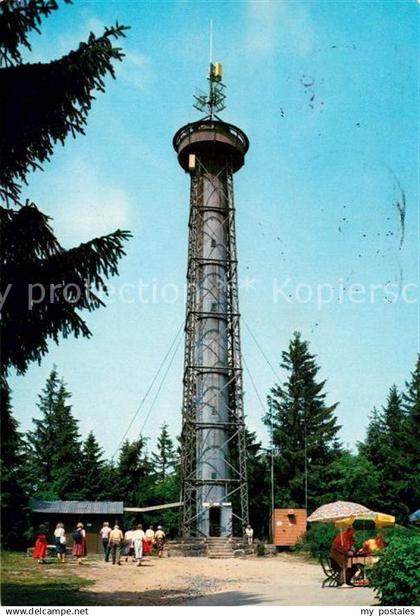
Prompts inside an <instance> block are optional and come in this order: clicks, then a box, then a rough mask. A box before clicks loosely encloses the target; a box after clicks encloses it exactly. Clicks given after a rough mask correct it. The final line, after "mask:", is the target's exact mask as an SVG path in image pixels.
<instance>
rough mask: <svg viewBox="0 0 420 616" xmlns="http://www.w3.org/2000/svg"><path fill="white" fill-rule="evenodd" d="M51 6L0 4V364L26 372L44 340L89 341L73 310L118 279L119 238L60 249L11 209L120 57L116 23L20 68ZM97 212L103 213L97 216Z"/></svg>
mask: <svg viewBox="0 0 420 616" xmlns="http://www.w3.org/2000/svg"><path fill="white" fill-rule="evenodd" d="M57 8H58V3H57V2H55V1H53V0H25V2H21V1H20V0H19V1H18V0H7V1H5V2H1V3H0V92H1V96H0V117H1V118H2V129H1V131H0V158H1V161H2V164H1V166H0V224H1V227H2V238H3V241H2V245H1V249H0V263H1V280H0V293H1V296H0V297H1V298H2V304H3V305H2V318H1V321H0V326H1V337H2V354H1V367H2V370H3V371H4V373H5V374H7V371H8V370H9V369H10V368H12V367H13V368H15V369H16V370H17V372H18V373H23V372H25V371H26V369H27V367H28V365H29V363H30V362H32V361H38V362H39V361H40V360H41V358H42V356H43V355H45V353H46V352H47V350H48V343H49V341H50V340H53V341H55V342H58V340H59V337H60V336H61V335H63V336H65V337H66V336H69V335H74V336H76V337H77V336H85V337H88V336H90V331H89V328H88V326H87V324H86V322H85V321H84V320H83V319H82V317H81V316H80V311H83V310H85V311H86V310H87V311H92V310H95V309H97V308H99V307H100V306H102V305H103V302H102V300H101V299H100V298H99V297H98V296H97V295H96V293H97V292H98V291H105V292H106V285H105V281H106V279H107V278H108V277H109V276H112V275H115V274H117V273H118V268H117V265H118V262H119V260H120V258H121V257H122V255H123V254H124V250H123V245H124V242H125V241H126V240H127V239H128V238H129V237H130V233H129V232H127V231H121V230H117V231H115V232H114V233H111V234H110V235H107V236H105V237H98V238H95V239H92V240H91V241H89V242H86V243H85V244H81V245H80V246H78V247H76V248H73V249H71V250H64V249H63V247H62V246H61V245H60V242H59V241H58V239H57V238H56V237H55V235H54V233H53V231H52V229H51V227H50V224H49V220H50V219H49V217H48V216H46V215H45V214H43V213H42V212H41V211H40V210H39V209H38V207H37V206H36V205H35V204H33V203H31V202H29V201H27V202H26V204H25V205H23V204H22V203H21V202H20V194H21V188H22V184H23V183H25V184H26V183H27V176H28V174H29V173H30V172H33V171H36V170H40V169H42V164H43V163H44V162H46V161H48V160H49V159H50V157H51V155H52V153H53V150H54V146H55V144H56V143H57V142H60V143H61V144H64V142H65V139H66V138H67V136H68V135H72V136H73V137H75V136H76V135H77V134H80V133H84V130H85V126H86V122H87V116H88V113H89V111H90V109H91V105H92V101H93V100H94V93H95V92H96V91H102V92H103V91H104V90H105V78H106V77H107V76H108V75H111V76H112V77H114V76H115V72H114V71H115V69H114V64H115V62H117V61H121V60H122V58H123V55H124V54H123V53H122V51H121V49H120V48H119V47H116V46H115V45H114V42H115V40H117V39H119V38H120V37H122V36H124V35H125V30H126V28H125V27H124V26H120V25H118V24H116V26H114V27H111V28H106V29H105V32H104V34H103V35H102V36H100V37H96V36H95V35H94V34H93V33H90V35H89V37H88V40H87V42H82V43H80V45H79V47H78V48H77V49H76V50H74V51H70V52H69V53H68V54H67V55H65V56H63V57H62V58H60V59H58V60H53V61H51V62H47V63H35V64H31V63H24V62H23V58H22V51H21V48H22V47H23V48H25V47H26V48H27V49H30V44H29V37H30V35H31V33H32V32H33V31H35V32H38V33H40V32H41V31H40V25H41V22H42V20H43V19H44V18H46V17H48V15H50V14H51V13H52V12H53V11H55V10H56V9H57ZM104 214H105V215H106V212H105V213H104Z"/></svg>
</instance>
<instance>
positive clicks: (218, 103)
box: [193, 19, 226, 120]
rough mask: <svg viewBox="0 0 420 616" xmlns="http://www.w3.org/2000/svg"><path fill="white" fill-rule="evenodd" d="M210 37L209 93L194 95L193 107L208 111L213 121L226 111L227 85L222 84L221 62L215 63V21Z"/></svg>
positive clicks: (211, 25)
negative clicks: (217, 114) (216, 116)
mask: <svg viewBox="0 0 420 616" xmlns="http://www.w3.org/2000/svg"><path fill="white" fill-rule="evenodd" d="M209 34H210V36H209V62H210V68H209V75H208V77H207V81H208V82H209V93H208V94H205V93H204V92H203V91H201V90H198V93H197V94H195V95H194V99H195V104H194V105H193V106H194V107H195V109H198V111H207V112H208V117H209V118H210V119H211V120H212V119H213V116H215V115H216V113H218V112H219V111H223V109H225V107H226V105H225V102H224V101H225V98H226V94H225V93H224V89H225V87H226V86H225V85H224V83H222V65H221V64H220V62H215V63H213V20H212V19H210V33H209Z"/></svg>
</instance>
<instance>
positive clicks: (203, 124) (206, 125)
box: [173, 120, 249, 153]
mask: <svg viewBox="0 0 420 616" xmlns="http://www.w3.org/2000/svg"><path fill="white" fill-rule="evenodd" d="M220 129H222V131H224V132H227V133H229V134H230V135H231V136H232V137H234V138H235V139H237V140H238V141H239V142H240V143H241V144H242V146H243V148H244V153H245V152H247V150H248V148H249V139H248V137H247V136H246V135H245V133H244V132H243V131H242V130H241V129H240V128H238V127H237V126H234V125H233V124H228V123H227V122H221V121H214V120H200V121H198V122H191V124H186V125H185V126H182V127H181V128H180V129H179V130H178V131H177V132H176V133H175V135H174V138H173V146H174V149H175V150H176V151H178V146H179V144H180V143H181V141H182V140H183V139H185V138H186V137H188V136H189V135H191V134H192V133H195V132H197V131H208V130H211V131H212V130H213V131H218V130H220Z"/></svg>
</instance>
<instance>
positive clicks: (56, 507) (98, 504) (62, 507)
mask: <svg viewBox="0 0 420 616" xmlns="http://www.w3.org/2000/svg"><path fill="white" fill-rule="evenodd" d="M31 510H32V511H33V512H34V513H60V514H66V513H67V514H79V515H89V514H90V515H107V514H118V515H122V514H123V513H124V503H123V502H122V501H41V500H37V501H35V500H34V501H32V502H31Z"/></svg>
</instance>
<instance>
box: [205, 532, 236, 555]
mask: <svg viewBox="0 0 420 616" xmlns="http://www.w3.org/2000/svg"><path fill="white" fill-rule="evenodd" d="M206 546H207V556H208V558H233V543H232V542H231V541H229V540H228V538H227V537H207V539H206Z"/></svg>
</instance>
